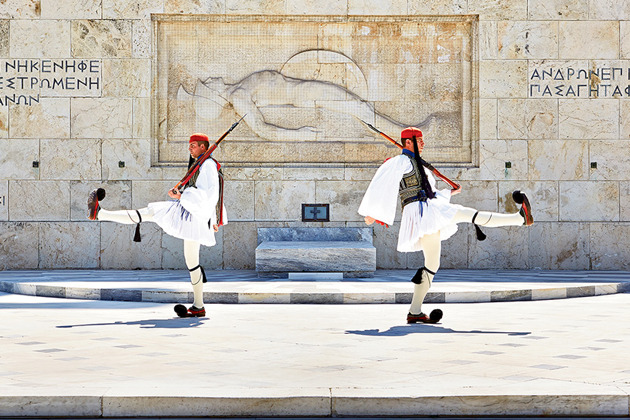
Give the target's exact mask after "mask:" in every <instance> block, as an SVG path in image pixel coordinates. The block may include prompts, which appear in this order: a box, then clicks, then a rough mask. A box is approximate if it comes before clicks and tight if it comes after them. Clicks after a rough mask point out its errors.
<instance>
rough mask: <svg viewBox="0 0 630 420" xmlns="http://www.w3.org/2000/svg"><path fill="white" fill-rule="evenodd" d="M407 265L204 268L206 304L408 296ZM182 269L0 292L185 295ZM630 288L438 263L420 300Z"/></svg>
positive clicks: (628, 278) (626, 280)
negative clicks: (327, 274)
mask: <svg viewBox="0 0 630 420" xmlns="http://www.w3.org/2000/svg"><path fill="white" fill-rule="evenodd" d="M413 274H414V272H413V271H412V270H398V271H395V270H382V271H377V272H376V275H375V277H374V278H369V279H364V278H356V279H343V280H334V281H331V280H313V281H287V280H286V279H260V278H258V276H257V274H256V272H255V271H240V270H218V271H208V272H206V275H207V278H208V284H207V285H206V288H205V296H204V298H205V301H206V302H207V303H322V304H347V303H362V304H366V303H409V302H410V301H411V296H412V290H413V288H412V284H411V283H410V282H409V279H410V278H411V277H412V276H413ZM188 279H189V277H188V273H187V272H186V271H184V270H147V271H136V270H129V271H119V270H111V271H109V270H108V271H104V270H49V271H0V291H2V292H8V293H14V294H23V295H32V296H45V297H58V298H73V299H93V300H106V301H131V302H162V303H182V302H192V290H191V287H190V283H189V280H188ZM628 291H630V273H627V272H610V271H608V272H603V271H517V270H505V271H499V270H441V271H440V273H439V274H438V276H437V277H436V279H435V281H434V283H433V287H432V288H431V291H430V292H429V294H428V295H427V298H426V299H425V302H428V303H443V302H445V303H450V302H452V303H467V302H506V301H527V300H545V299H562V298H573V297H586V296H597V295H606V294H614V293H623V292H628Z"/></svg>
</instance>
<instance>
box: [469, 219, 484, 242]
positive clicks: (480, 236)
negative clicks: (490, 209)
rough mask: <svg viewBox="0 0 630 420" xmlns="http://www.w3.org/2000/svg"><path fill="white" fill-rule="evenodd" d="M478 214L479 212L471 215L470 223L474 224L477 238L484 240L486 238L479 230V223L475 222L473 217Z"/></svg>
mask: <svg viewBox="0 0 630 420" xmlns="http://www.w3.org/2000/svg"><path fill="white" fill-rule="evenodd" d="M478 214H479V212H477V213H475V215H474V216H473V218H472V224H473V225H475V231H476V232H477V240H478V241H485V240H486V234H485V233H483V232H482V231H481V228H480V227H479V225H477V224H475V219H476V218H477V215H478Z"/></svg>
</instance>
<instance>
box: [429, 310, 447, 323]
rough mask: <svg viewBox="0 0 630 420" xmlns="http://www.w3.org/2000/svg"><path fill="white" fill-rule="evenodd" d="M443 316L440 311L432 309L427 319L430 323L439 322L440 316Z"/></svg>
mask: <svg viewBox="0 0 630 420" xmlns="http://www.w3.org/2000/svg"><path fill="white" fill-rule="evenodd" d="M443 315H444V313H443V312H442V310H441V309H434V310H432V311H431V313H430V314H429V319H430V320H431V321H432V322H439V321H440V319H442V316H443Z"/></svg>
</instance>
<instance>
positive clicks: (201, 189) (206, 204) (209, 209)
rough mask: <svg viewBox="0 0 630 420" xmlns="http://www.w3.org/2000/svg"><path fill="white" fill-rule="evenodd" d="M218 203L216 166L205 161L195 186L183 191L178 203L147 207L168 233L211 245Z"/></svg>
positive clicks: (209, 160) (225, 217) (224, 213)
mask: <svg viewBox="0 0 630 420" xmlns="http://www.w3.org/2000/svg"><path fill="white" fill-rule="evenodd" d="M218 200H219V176H218V172H217V165H216V163H215V162H214V161H213V160H212V159H208V160H206V161H205V162H204V163H203V164H202V165H201V168H200V169H199V176H198V177H197V181H196V186H195V187H188V188H186V189H184V191H183V192H182V196H181V198H180V199H179V200H174V201H159V202H155V203H149V205H148V208H149V211H151V212H152V213H153V221H154V222H155V223H157V224H158V225H159V226H160V227H161V228H162V229H163V230H164V232H166V233H167V234H169V235H171V236H174V237H176V238H180V239H184V240H189V241H196V242H199V243H201V244H202V245H206V246H213V245H215V244H216V240H215V238H214V230H213V229H212V225H214V224H217V215H216V205H217V201H218ZM222 211H223V224H227V215H226V211H225V207H223V209H222ZM208 222H210V225H209V224H208Z"/></svg>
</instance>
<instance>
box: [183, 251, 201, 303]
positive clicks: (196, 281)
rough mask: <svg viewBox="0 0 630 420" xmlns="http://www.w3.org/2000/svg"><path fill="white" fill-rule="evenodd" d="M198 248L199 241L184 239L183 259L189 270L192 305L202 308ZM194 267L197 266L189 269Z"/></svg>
mask: <svg viewBox="0 0 630 420" xmlns="http://www.w3.org/2000/svg"><path fill="white" fill-rule="evenodd" d="M199 248H200V244H199V242H196V241H187V240H184V259H185V260H186V267H188V270H189V272H190V283H191V284H192V287H193V299H194V300H193V306H194V307H195V308H197V309H201V308H203V275H202V271H201V270H202V269H201V267H198V266H199ZM195 267H198V268H197V269H196V270H193V271H190V269H192V268H195Z"/></svg>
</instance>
